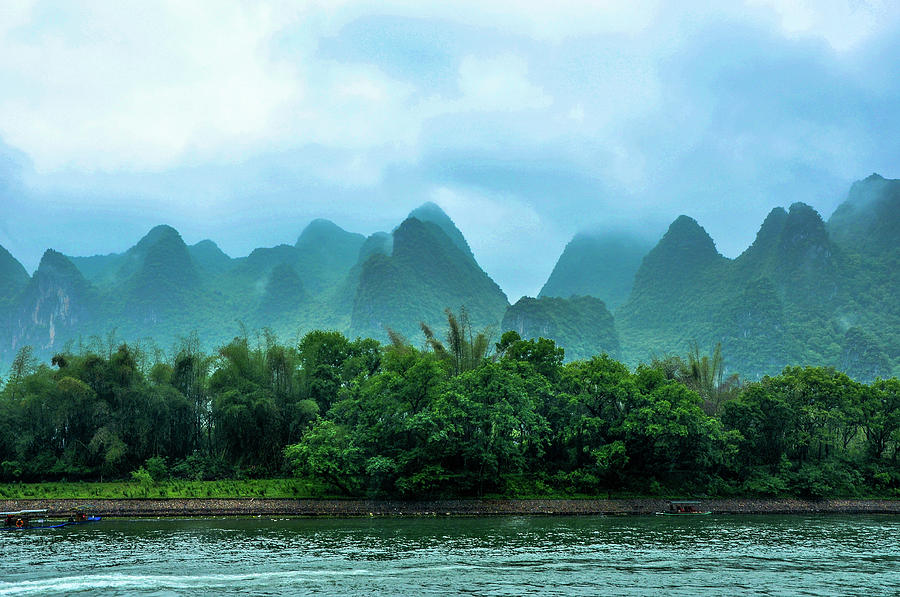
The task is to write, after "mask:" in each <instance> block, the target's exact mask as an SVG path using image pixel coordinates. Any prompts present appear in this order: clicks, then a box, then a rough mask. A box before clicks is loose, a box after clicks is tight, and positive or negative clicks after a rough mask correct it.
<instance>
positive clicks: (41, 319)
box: [6, 249, 97, 352]
mask: <svg viewBox="0 0 900 597" xmlns="http://www.w3.org/2000/svg"><path fill="white" fill-rule="evenodd" d="M96 304H97V301H96V296H95V294H94V292H93V289H92V288H91V287H90V285H89V284H88V282H87V280H85V279H84V276H82V275H81V272H79V271H78V268H76V267H75V265H74V264H73V263H72V262H71V261H69V260H68V259H67V258H66V257H65V256H64V255H63V254H62V253H58V252H56V251H54V250H52V249H50V250H48V251H47V252H45V253H44V256H43V258H42V259H41V263H40V265H39V266H38V269H37V271H36V272H35V274H34V277H33V278H31V280H29V282H28V285H27V286H26V288H25V290H24V291H23V292H22V295H21V297H20V299H19V301H18V306H17V309H16V310H15V314H14V316H13V318H12V323H11V327H12V329H11V330H10V332H11V335H10V344H9V345H8V346H7V347H6V348H7V349H8V350H9V351H10V352H15V351H16V350H18V349H19V348H20V347H22V346H24V345H26V344H31V345H33V346H35V347H37V348H40V349H44V350H50V349H56V348H58V347H60V346H61V345H62V344H63V343H64V342H65V341H66V340H68V339H70V338H72V336H73V334H74V333H76V332H77V330H78V329H79V328H80V327H82V326H84V325H85V324H87V323H88V322H89V321H90V319H91V317H92V315H93V311H94V308H95V306H96Z"/></svg>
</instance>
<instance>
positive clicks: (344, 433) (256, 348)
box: [0, 312, 900, 498]
mask: <svg viewBox="0 0 900 597" xmlns="http://www.w3.org/2000/svg"><path fill="white" fill-rule="evenodd" d="M447 318H448V327H449V329H450V335H449V337H448V338H446V340H442V339H441V338H439V337H437V336H436V335H435V334H434V333H433V332H432V331H431V330H430V329H429V328H428V327H427V326H423V328H424V329H425V331H426V336H427V338H428V341H427V342H426V343H425V345H424V348H422V349H419V348H415V347H413V346H411V345H409V344H407V343H405V341H403V339H402V337H401V336H399V335H397V334H393V335H392V342H391V343H390V344H388V345H386V346H382V345H380V344H379V343H378V342H376V341H375V340H371V339H357V340H349V339H347V338H346V337H345V336H343V335H342V334H340V333H338V332H327V331H314V332H311V333H309V334H307V335H306V336H304V337H303V338H302V339H301V340H300V341H299V342H297V343H296V345H290V346H286V345H283V344H280V343H279V342H277V341H276V339H275V338H274V337H273V336H272V335H271V334H268V333H262V334H260V335H259V336H257V337H255V338H248V337H246V336H241V337H238V338H235V339H234V340H233V341H231V342H230V343H228V344H226V345H224V346H222V347H220V348H219V349H218V350H217V351H216V353H215V354H212V355H207V354H204V353H203V352H202V351H201V350H200V343H199V341H198V340H197V339H196V338H189V339H187V340H185V341H183V342H182V344H181V346H180V347H179V349H178V350H175V351H173V353H172V354H171V355H170V356H168V357H165V356H163V355H161V354H150V353H148V352H147V351H144V350H141V349H139V348H136V347H133V346H129V345H125V344H122V345H119V346H118V347H117V348H116V347H115V344H109V346H108V347H107V349H106V350H105V351H102V350H100V349H99V347H95V348H96V349H94V350H88V349H83V350H81V351H78V352H75V351H68V352H64V353H60V354H57V355H56V356H55V357H53V360H52V363H51V364H49V365H48V364H39V363H38V361H37V360H36V359H35V357H34V356H33V354H32V353H31V351H30V349H28V348H25V349H22V350H20V351H19V353H18V355H17V357H16V359H15V362H14V363H13V366H12V368H11V370H10V372H9V375H8V376H7V377H6V379H5V384H4V386H3V388H2V391H0V479H2V480H3V481H7V482H9V481H39V480H60V479H68V480H75V479H100V478H103V479H115V478H133V479H135V480H137V481H139V482H141V483H143V482H145V481H146V482H147V483H151V482H153V481H160V480H163V479H166V478H176V479H217V478H235V477H239V478H244V477H270V476H282V475H287V474H289V473H295V474H297V475H299V476H301V477H303V478H305V479H308V480H310V481H312V482H315V483H318V484H323V485H325V486H328V487H331V488H332V489H331V490H332V491H334V492H337V493H342V494H346V495H395V496H401V497H407V498H412V497H425V496H439V495H440V496H443V495H484V494H503V495H510V496H514V495H519V496H522V495H545V496H547V495H578V494H582V495H598V494H604V493H606V492H611V491H612V492H616V493H619V494H621V493H622V492H633V493H642V494H647V493H663V492H666V493H706V494H712V495H736V494H743V495H801V496H812V497H818V496H836V495H861V494H865V495H898V494H900V462H898V454H900V382H898V380H897V379H895V378H892V379H879V380H877V381H875V382H873V383H871V384H862V383H859V382H856V381H854V380H852V379H850V378H849V377H847V376H846V375H844V374H843V373H839V372H836V371H835V370H833V369H829V368H787V369H785V370H784V371H783V372H782V373H781V374H780V375H777V376H773V377H765V378H763V379H762V380H761V381H759V382H753V383H747V384H743V385H741V384H740V383H739V382H738V381H737V380H736V379H735V378H733V377H732V378H727V377H725V375H724V371H723V366H722V362H723V359H722V355H721V352H720V349H719V348H718V347H717V349H716V350H715V351H714V353H713V354H712V355H702V354H701V353H700V351H699V349H698V348H697V347H694V348H693V349H692V351H691V353H690V354H688V355H686V357H684V358H680V357H668V358H665V359H657V360H654V361H652V362H650V363H649V364H644V365H640V366H638V367H637V368H636V369H635V370H629V368H627V367H626V366H625V365H623V364H622V363H620V362H618V361H616V360H614V359H612V358H610V357H608V356H606V355H601V356H594V357H592V358H589V359H584V360H576V361H572V362H568V363H566V362H565V360H564V351H563V349H562V348H560V347H558V346H557V345H556V344H555V343H554V342H553V341H551V340H547V339H544V338H539V339H522V338H521V337H520V336H519V335H518V334H517V333H515V332H507V333H505V334H503V336H502V337H501V338H500V340H499V342H496V343H495V345H494V346H489V345H488V344H487V341H486V336H485V335H484V334H483V333H481V332H477V331H475V330H473V329H471V326H470V325H469V323H468V319H467V317H466V316H465V314H464V313H461V314H459V315H454V314H453V313H451V312H448V313H447Z"/></svg>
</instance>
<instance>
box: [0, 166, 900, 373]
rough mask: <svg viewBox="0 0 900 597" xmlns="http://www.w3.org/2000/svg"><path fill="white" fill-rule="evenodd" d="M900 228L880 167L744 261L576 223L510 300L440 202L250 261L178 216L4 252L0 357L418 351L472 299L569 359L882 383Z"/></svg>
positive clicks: (703, 239)
mask: <svg viewBox="0 0 900 597" xmlns="http://www.w3.org/2000/svg"><path fill="white" fill-rule="evenodd" d="M898 230H900V181H898V180H887V179H884V178H882V177H880V176H878V175H877V174H873V175H872V176H869V177H868V178H866V179H865V180H861V181H859V182H857V183H855V184H854V185H853V186H852V188H851V189H850V191H849V193H848V195H847V199H846V201H845V202H844V203H843V204H841V206H840V207H839V208H838V209H837V210H836V211H835V212H834V214H833V215H832V216H831V217H830V219H829V220H828V221H827V222H826V221H824V220H823V219H822V217H821V215H820V214H818V213H817V212H816V211H815V210H814V209H812V208H811V207H809V206H807V205H805V204H802V203H794V204H793V205H790V206H789V208H788V209H784V208H781V207H776V208H774V209H773V210H772V211H771V212H770V214H769V215H768V217H766V219H765V221H764V222H762V224H761V226H760V228H759V231H758V233H757V235H756V240H755V241H754V242H753V244H752V245H751V246H750V247H748V248H747V249H746V250H745V251H744V252H743V253H742V254H741V255H740V256H738V257H737V258H735V259H728V258H726V257H723V256H722V255H721V254H720V253H719V252H718V251H717V249H716V246H715V243H714V242H713V239H712V238H710V236H709V235H708V234H707V233H706V231H705V230H704V229H703V227H702V226H701V225H700V224H699V223H698V222H697V221H695V220H694V219H692V218H690V217H688V216H686V215H685V216H680V217H679V218H677V219H676V220H675V221H674V222H672V224H671V225H670V226H669V229H668V231H667V232H666V233H665V234H664V235H663V236H662V238H660V239H659V240H658V242H657V243H656V244H655V246H654V245H651V244H648V243H647V242H646V241H644V240H642V239H640V238H637V237H634V236H632V235H629V234H626V233H620V232H604V233H581V234H578V235H576V236H575V237H574V238H573V239H572V240H571V242H570V243H569V244H568V245H567V246H566V248H565V250H564V251H563V253H562V254H561V255H560V257H559V260H558V262H557V264H556V267H555V268H554V270H553V272H552V273H551V275H550V276H549V278H548V280H547V282H546V283H545V285H544V287H543V288H542V289H541V292H540V294H539V296H538V297H537V298H528V297H525V298H522V299H521V300H519V301H518V302H516V303H515V304H514V305H510V304H509V303H508V299H507V296H506V295H505V294H504V292H503V290H502V289H501V288H500V287H499V286H498V285H497V284H496V283H495V282H494V281H493V280H492V279H491V277H490V276H489V274H488V273H486V272H485V271H484V270H482V268H481V267H480V266H479V264H478V262H477V260H476V258H475V255H474V254H473V253H472V250H471V249H470V247H469V244H468V243H467V241H466V239H465V238H464V237H463V235H462V233H461V232H460V231H459V230H458V229H457V227H456V226H455V224H454V223H453V221H452V220H451V219H450V218H449V217H448V216H447V215H446V214H445V213H444V212H443V211H442V210H441V209H440V208H439V207H438V206H437V205H435V204H433V203H426V204H425V205H423V206H421V207H419V208H417V209H415V210H413V211H412V212H411V213H410V214H409V217H408V218H407V219H405V220H404V221H402V222H399V223H398V225H397V227H396V228H395V229H393V230H392V231H390V232H379V233H376V234H373V235H370V236H369V237H364V236H363V235H360V234H355V233H352V232H348V231H346V230H343V229H342V228H340V227H339V226H337V225H336V224H334V223H332V222H330V221H327V220H314V221H313V222H311V223H310V224H309V225H308V226H307V227H306V228H305V229H304V230H303V231H302V233H301V234H300V236H299V238H298V239H297V241H296V243H295V244H293V245H278V246H275V247H265V248H258V249H256V250H254V251H253V252H251V253H250V254H249V255H247V256H246V257H240V258H232V257H229V256H228V255H226V254H225V253H224V252H222V251H221V250H220V249H219V248H218V246H217V245H216V244H215V242H213V241H212V240H204V241H201V242H199V243H196V244H194V245H190V246H189V245H187V244H185V242H184V240H183V239H182V238H181V236H180V234H179V233H178V231H177V230H175V229H174V228H171V227H169V226H165V225H162V226H157V227H155V228H153V229H152V230H150V231H149V232H148V233H147V234H146V235H145V236H144V237H143V238H141V239H140V240H139V241H138V242H137V243H136V244H135V245H134V246H132V247H131V248H129V249H128V250H126V251H125V252H123V253H116V254H109V255H95V256H89V257H85V256H66V255H63V254H61V253H59V252H57V251H54V250H53V249H48V250H47V251H46V253H45V254H44V256H43V258H42V259H41V262H40V265H39V266H38V268H37V270H36V271H35V272H34V274H33V275H29V274H28V272H27V271H26V270H25V268H24V267H22V265H21V264H20V263H19V262H18V261H17V260H16V259H15V257H14V256H13V255H11V254H10V253H9V252H8V251H7V250H6V249H3V248H2V247H0V342H2V344H0V363H2V364H3V367H4V371H5V368H6V366H7V364H8V363H9V362H11V360H12V358H13V356H14V355H15V354H16V352H17V351H18V350H19V349H20V348H21V347H22V346H25V345H31V346H33V347H34V349H35V351H36V353H37V354H38V355H40V356H41V357H42V358H45V359H46V358H49V357H50V356H52V355H53V354H54V353H56V352H58V351H62V350H65V349H66V348H71V349H75V350H77V349H79V347H81V348H85V347H88V346H94V347H100V346H102V345H104V343H105V342H106V341H107V340H106V339H107V338H108V337H110V338H112V337H115V338H116V339H117V340H122V341H129V342H138V341H142V342H144V344H145V345H147V346H149V345H150V339H152V343H153V344H155V345H156V346H158V347H161V348H162V349H164V350H165V349H168V348H169V347H170V346H172V345H173V343H176V342H178V341H179V339H180V338H183V337H185V336H187V335H189V334H191V333H192V332H196V333H197V334H198V336H199V338H200V339H201V341H202V343H203V344H204V345H206V346H208V347H212V346H215V345H217V344H220V343H222V342H225V341H227V340H229V339H230V338H232V337H234V336H235V335H239V334H242V333H245V331H246V330H250V332H251V333H252V332H253V330H257V329H263V328H268V329H270V330H272V331H273V332H274V333H276V334H277V335H279V337H281V338H283V339H288V340H289V339H293V338H296V337H299V336H300V335H302V334H303V333H305V332H307V331H310V330H312V329H316V328H326V329H336V330H339V331H342V332H343V333H345V334H347V335H349V336H351V337H355V336H371V337H374V338H377V339H379V340H382V341H386V340H387V330H388V329H391V330H394V331H395V332H398V333H400V334H402V335H404V336H406V337H407V338H408V339H409V340H410V341H411V342H412V343H413V344H415V345H419V344H421V343H422V335H421V331H420V328H419V324H420V322H425V323H426V324H428V325H429V326H431V327H433V328H434V329H436V330H442V329H443V327H444V325H445V324H446V316H445V314H444V310H445V309H447V308H449V309H452V310H454V311H458V310H459V309H460V308H461V307H465V309H466V311H467V313H468V316H469V318H470V320H471V322H472V324H473V325H474V326H475V327H476V328H481V327H490V328H491V329H492V330H493V337H494V339H495V340H496V339H498V338H499V335H500V333H502V332H503V331H505V330H516V331H517V332H519V333H520V334H521V335H522V336H523V337H538V336H544V337H549V338H552V339H554V340H556V341H557V342H558V343H559V344H560V345H561V346H563V347H564V348H565V349H566V351H567V352H566V357H567V358H569V359H572V358H588V357H590V356H591V355H593V354H599V353H603V352H606V353H609V354H611V355H613V356H615V357H617V358H621V359H624V360H625V361H626V362H628V363H630V364H631V365H636V364H637V363H639V362H641V361H647V360H648V359H651V358H654V357H663V356H665V355H667V354H684V353H685V352H686V351H687V350H688V348H689V346H690V345H691V344H692V343H697V344H698V345H699V347H700V348H701V350H702V351H711V350H712V348H713V347H714V346H715V344H716V343H719V342H721V343H722V347H723V352H724V355H725V361H726V367H727V369H728V371H731V372H738V373H740V374H742V375H744V376H747V377H751V378H755V377H758V376H761V375H763V374H768V373H777V372H779V371H780V370H781V369H782V368H783V367H784V366H785V365H789V364H790V365H806V364H810V365H829V366H834V367H836V368H838V369H841V370H843V371H846V372H847V373H849V374H851V375H852V376H854V377H857V378H859V379H862V380H871V379H873V378H875V377H877V376H887V375H891V374H893V375H897V374H898V373H900V301H898V300H897V297H898V296H900V276H898V271H900V270H898V267H900V243H898V234H897V233H898ZM534 243H535V245H536V247H538V246H539V245H540V238H535V239H534ZM521 267H523V268H524V267H528V265H527V264H526V263H523V264H521Z"/></svg>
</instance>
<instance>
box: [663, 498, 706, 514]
mask: <svg viewBox="0 0 900 597" xmlns="http://www.w3.org/2000/svg"><path fill="white" fill-rule="evenodd" d="M657 514H659V515H660V516H698V515H703V514H712V511H710V510H702V509H701V508H700V502H699V501H698V500H672V501H670V502H669V509H668V510H666V511H665V512H657Z"/></svg>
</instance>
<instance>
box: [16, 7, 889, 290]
mask: <svg viewBox="0 0 900 597" xmlns="http://www.w3.org/2000/svg"><path fill="white" fill-rule="evenodd" d="M711 5H715V6H711ZM898 6H900V5H898V4H897V3H894V2H888V1H878V2H865V1H861V0H857V1H849V2H832V1H829V0H820V1H807V2H803V1H793V2H792V1H777V2H776V1H774V0H750V1H747V2H733V3H708V2H697V3H693V2H678V3H672V2H662V1H659V2H657V1H651V0H647V1H644V0H637V1H612V0H610V1H592V2H586V1H575V0H556V1H554V2H545V1H544V0H540V1H527V0H518V1H511V0H510V1H507V0H496V1H485V0H481V1H470V0H460V1H458V2H453V3H447V2H430V1H422V0H419V1H412V2H405V1H393V0H382V1H380V2H365V1H349V0H348V1H338V0H328V1H321V2H315V1H309V2H302V3H301V2H283V1H274V0H273V1H272V2H230V1H227V0H210V1H197V2H191V3H184V2H174V1H171V2H145V3H139V4H133V5H126V3H114V2H105V1H96V2H90V1H88V2H83V3H77V5H76V4H75V3H70V2H44V1H40V0H33V1H32V0H24V1H22V0H6V1H4V2H3V3H2V4H0V245H3V246H4V247H6V248H7V249H8V250H9V251H10V252H11V253H13V255H15V256H16V257H17V258H19V259H20V260H21V261H22V262H23V264H24V265H25V266H26V267H27V268H28V269H29V270H33V269H34V268H35V267H36V266H37V263H38V260H39V259H40V255H41V253H42V252H43V250H44V249H46V248H48V247H53V248H56V249H58V250H60V251H63V252H65V253H67V254H74V255H84V254H95V253H108V252H114V251H115V252H118V251H122V250H125V249H127V248H128V247H129V246H130V245H132V244H133V243H134V242H136V241H137V240H138V239H139V238H140V236H141V235H143V234H144V233H146V231H147V230H149V229H150V228H151V227H152V226H154V225H155V224H158V223H168V224H171V225H173V226H175V227H176V228H177V229H178V230H179V231H181V233H182V236H184V238H185V240H186V241H187V242H189V243H193V242H197V241H199V240H201V239H203V238H211V239H213V240H215V241H216V242H217V243H218V244H219V245H220V246H221V247H222V248H223V249H224V250H225V251H226V252H228V253H229V254H231V255H232V256H240V255H245V254H247V253H249V251H250V250H252V249H253V248H254V247H257V246H271V245H274V244H278V243H281V242H293V241H294V240H295V239H296V237H297V235H298V234H299V233H300V231H301V230H302V229H303V227H304V226H305V225H306V224H307V223H308V222H309V221H310V220H311V219H313V218H316V217H326V218H329V219H332V220H334V221H335V222H336V223H338V224H339V225H341V226H342V227H344V228H346V229H348V230H352V231H356V232H362V233H365V234H368V233H372V232H375V231H378V230H390V229H391V228H392V227H393V226H395V225H397V224H398V223H399V222H400V220H402V218H403V217H404V216H405V214H406V213H408V212H409V211H410V210H411V209H412V208H414V207H416V206H417V205H419V204H421V203H423V202H425V201H434V202H436V203H437V204H438V205H440V206H441V207H443V208H444V210H445V211H447V213H448V214H449V215H450V216H451V217H452V218H453V219H454V220H455V221H456V222H457V225H458V226H459V227H460V229H461V230H462V232H463V233H464V234H465V235H466V237H467V239H468V240H469V243H470V244H471V246H472V248H473V250H474V252H475V254H476V257H477V258H478V260H479V262H480V263H481V264H482V266H483V267H484V268H485V269H486V270H487V272H488V273H489V274H490V275H491V276H492V277H494V279H495V280H496V281H497V282H498V283H499V284H500V285H501V287H502V288H503V289H504V290H505V291H506V292H507V294H508V295H509V297H510V299H511V300H515V299H516V298H518V297H519V296H521V295H525V294H527V295H534V294H536V293H537V291H538V290H539V289H540V287H541V285H542V284H543V282H544V281H545V280H546V278H547V276H548V275H549V273H550V270H551V269H552V267H553V264H554V263H555V261H556V259H557V257H558V256H559V254H560V252H561V251H562V249H563V247H564V246H565V243H566V242H567V241H568V240H569V239H570V238H571V236H572V235H573V234H574V233H575V232H577V231H579V230H583V229H589V228H599V229H603V228H622V227H624V228H628V229H630V230H635V231H638V232H641V233H643V234H647V235H650V236H658V235H659V234H661V232H662V231H664V230H665V227H666V226H667V225H668V223H670V222H671V221H672V220H673V219H675V217H677V216H678V215H679V214H682V213H684V214H688V215H691V216H692V217H694V218H696V219H697V220H698V221H699V222H700V224H701V225H703V226H704V227H705V228H706V229H707V231H709V232H710V234H711V235H712V236H713V239H714V240H715V241H716V244H717V246H718V248H719V250H720V251H721V252H723V253H724V254H725V255H727V256H730V257H734V256H736V255H738V254H739V253H740V252H741V251H742V250H743V249H744V248H746V246H747V245H748V244H749V243H750V242H752V240H753V237H754V235H755V233H756V230H757V228H758V226H759V225H760V224H761V222H762V220H763V218H764V217H765V215H766V213H768V211H769V210H770V209H771V208H772V207H775V206H779V205H780V206H787V205H790V204H791V203H793V202H794V201H804V202H806V203H809V204H811V205H813V206H814V207H815V208H816V209H818V210H819V211H820V213H822V215H823V216H824V217H825V218H827V217H828V216H829V215H830V214H831V211H832V210H833V209H834V208H835V207H836V205H837V204H838V203H839V202H840V201H841V200H842V199H843V197H844V196H845V194H846V191H847V189H848V187H849V185H850V183H852V182H853V181H854V180H856V179H860V178H864V177H865V176H867V175H868V174H870V173H871V172H879V173H880V174H882V175H884V176H886V177H890V178H896V177H898V176H900V172H898V170H900V167H898V162H897V157H898V156H900V135H898V134H897V131H900V111H898V106H900V58H898V57H900V8H898Z"/></svg>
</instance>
